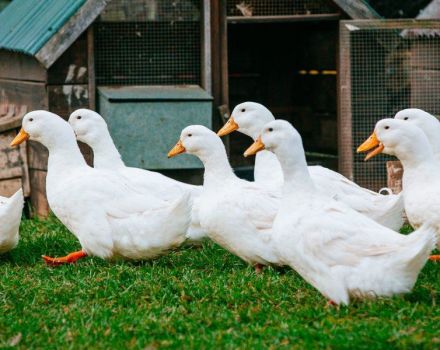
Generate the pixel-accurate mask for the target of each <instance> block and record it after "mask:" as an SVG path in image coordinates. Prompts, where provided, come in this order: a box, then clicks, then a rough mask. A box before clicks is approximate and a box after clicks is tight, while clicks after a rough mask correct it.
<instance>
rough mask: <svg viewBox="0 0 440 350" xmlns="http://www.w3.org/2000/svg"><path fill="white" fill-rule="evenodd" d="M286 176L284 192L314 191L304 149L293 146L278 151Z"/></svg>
mask: <svg viewBox="0 0 440 350" xmlns="http://www.w3.org/2000/svg"><path fill="white" fill-rule="evenodd" d="M276 154H277V157H278V159H279V161H280V164H281V169H282V171H283V176H284V186H283V192H284V194H291V193H295V194H297V193H300V192H308V193H310V192H311V191H314V189H315V187H314V184H313V181H312V178H311V177H310V174H309V170H308V168H307V162H306V157H305V154H304V149H303V148H302V147H301V149H295V148H294V147H293V146H291V147H285V149H280V150H279V152H277V153H276Z"/></svg>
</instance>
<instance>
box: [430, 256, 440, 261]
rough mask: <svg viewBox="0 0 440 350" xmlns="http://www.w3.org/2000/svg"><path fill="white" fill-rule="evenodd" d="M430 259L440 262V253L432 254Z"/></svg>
mask: <svg viewBox="0 0 440 350" xmlns="http://www.w3.org/2000/svg"><path fill="white" fill-rule="evenodd" d="M429 260H431V261H436V262H438V261H440V255H431V256H430V257H429Z"/></svg>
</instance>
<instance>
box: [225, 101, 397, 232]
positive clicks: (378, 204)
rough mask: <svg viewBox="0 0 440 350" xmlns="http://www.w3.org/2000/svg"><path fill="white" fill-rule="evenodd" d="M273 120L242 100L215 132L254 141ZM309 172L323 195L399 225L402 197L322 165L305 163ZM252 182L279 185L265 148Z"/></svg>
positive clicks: (274, 162) (274, 161) (276, 169)
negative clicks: (237, 134) (362, 184)
mask: <svg viewBox="0 0 440 350" xmlns="http://www.w3.org/2000/svg"><path fill="white" fill-rule="evenodd" d="M273 120H275V117H274V116H273V114H272V113H271V112H270V111H269V110H268V109H267V108H266V107H264V106H263V105H261V104H259V103H255V102H244V103H241V104H239V105H237V106H236V107H235V108H234V110H233V111H232V114H231V117H230V118H229V120H228V122H227V123H226V124H225V125H224V126H223V128H222V129H220V130H219V131H218V133H217V134H218V135H219V136H223V135H227V134H229V133H231V132H233V131H234V130H238V131H240V132H242V133H243V134H245V135H248V136H250V137H252V139H254V141H255V140H256V138H257V137H258V135H259V133H260V131H261V128H262V127H263V126H264V125H265V124H266V123H268V122H271V121H273ZM308 169H309V173H310V175H311V177H312V180H313V182H314V184H315V186H316V188H317V189H318V191H319V192H321V193H322V194H324V195H327V196H328V197H331V198H334V199H336V200H338V201H341V202H343V203H345V204H347V205H348V206H350V207H351V208H353V209H354V210H356V211H358V212H359V213H361V214H364V215H366V216H368V217H369V218H371V219H373V220H375V221H377V222H378V223H380V224H382V225H384V226H386V227H389V228H391V229H393V230H395V231H397V230H399V229H400V228H401V227H402V225H403V210H404V204H403V198H402V196H401V195H400V194H399V195H392V194H390V195H382V194H379V193H376V192H373V191H370V190H368V189H365V188H362V187H360V186H358V185H357V184H355V183H354V182H352V181H350V180H348V179H347V178H346V177H344V176H342V175H341V174H339V173H337V172H335V171H332V170H330V169H327V168H324V167H322V166H309V167H308ZM254 177H255V181H256V182H257V183H259V184H262V185H264V186H267V187H268V188H270V189H273V188H281V186H282V183H283V173H282V171H281V167H280V164H279V162H278V160H277V158H276V156H275V155H274V154H273V153H271V152H267V151H262V152H259V153H258V154H257V156H256V159H255V170H254Z"/></svg>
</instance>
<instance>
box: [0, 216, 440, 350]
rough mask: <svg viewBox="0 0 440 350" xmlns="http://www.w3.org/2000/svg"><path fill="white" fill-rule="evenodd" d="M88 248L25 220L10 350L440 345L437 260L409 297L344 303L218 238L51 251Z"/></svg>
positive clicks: (4, 266)
mask: <svg viewBox="0 0 440 350" xmlns="http://www.w3.org/2000/svg"><path fill="white" fill-rule="evenodd" d="M79 248H80V246H79V244H78V242H77V241H76V239H75V238H74V236H73V235H71V234H70V233H69V232H68V231H67V230H66V229H64V227H63V226H62V225H61V224H60V223H59V222H58V221H57V220H56V219H53V218H51V219H49V220H47V221H36V220H24V221H23V222H22V227H21V240H20V244H19V246H18V247H17V248H16V249H15V250H14V251H12V252H10V253H8V254H6V255H3V256H2V257H0V260H1V262H0V269H1V273H0V276H1V277H0V305H1V314H0V347H1V348H7V347H13V346H15V347H16V348H22V349H29V348H46V349H59V348H64V349H70V348H71V349H86V348H87V349H90V348H102V349H104V348H106V349H126V348H129V349H131V348H133V349H139V348H140V349H150V350H152V349H159V348H202V349H203V348H211V349H212V348H234V349H236V348H241V349H250V348H254V349H255V348H273V349H278V348H286V349H292V348H293V349H295V348H298V349H304V348H306V347H307V348H318V347H319V348H346V349H354V348H362V349H379V348H384V349H385V348H386V349H389V348H408V349H414V348H426V349H430V348H437V349H438V348H440V307H439V304H440V265H436V264H434V263H427V266H426V267H425V268H424V270H423V271H422V273H421V276H420V279H419V281H418V282H417V285H416V287H415V289H414V291H413V293H412V294H410V295H406V296H404V297H396V298H393V299H391V300H386V299H381V300H376V301H364V302H355V303H353V304H352V305H350V307H341V308H339V309H337V308H332V307H326V300H324V298H322V297H321V296H320V295H319V294H318V292H316V291H315V290H314V289H313V288H311V287H309V286H308V285H307V284H306V283H304V281H303V280H302V279H301V278H300V277H299V276H298V275H297V274H296V273H295V272H293V271H291V270H289V269H285V270H274V269H271V268H268V269H266V270H265V271H264V272H263V273H262V274H260V275H255V273H254V271H253V269H252V268H250V267H248V266H246V265H245V264H244V263H242V262H241V261H240V260H239V259H238V258H236V257H234V256H232V255H231V254H229V253H228V252H226V251H224V250H223V249H221V248H219V247H218V246H216V245H214V244H212V243H208V242H207V243H204V244H203V246H202V247H198V248H196V247H189V246H187V247H184V248H183V249H181V250H179V251H174V252H172V253H170V254H169V255H167V256H164V257H162V258H160V259H157V260H155V261H151V262H142V263H130V262H116V263H108V262H105V261H102V260H100V259H97V258H85V259H84V260H81V261H80V262H78V264H76V265H73V266H62V267H59V268H48V267H46V266H45V265H44V264H43V261H42V260H41V258H40V256H41V255H42V254H49V255H58V256H59V255H64V254H66V253H68V252H71V251H74V250H78V249H79Z"/></svg>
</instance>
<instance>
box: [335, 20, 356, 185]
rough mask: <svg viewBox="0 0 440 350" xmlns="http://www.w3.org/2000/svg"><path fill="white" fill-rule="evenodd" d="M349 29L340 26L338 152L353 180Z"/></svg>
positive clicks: (342, 167) (344, 171)
mask: <svg viewBox="0 0 440 350" xmlns="http://www.w3.org/2000/svg"><path fill="white" fill-rule="evenodd" d="M349 35H350V33H349V30H348V29H347V27H346V25H345V24H344V22H340V26H339V55H338V76H337V84H338V116H337V121H338V153H339V162H338V169H339V172H340V173H341V174H342V175H344V176H345V177H347V178H349V179H351V180H353V137H352V120H351V118H352V114H351V71H350V40H349Z"/></svg>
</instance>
